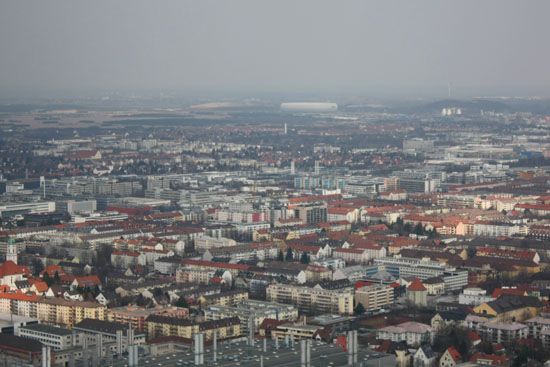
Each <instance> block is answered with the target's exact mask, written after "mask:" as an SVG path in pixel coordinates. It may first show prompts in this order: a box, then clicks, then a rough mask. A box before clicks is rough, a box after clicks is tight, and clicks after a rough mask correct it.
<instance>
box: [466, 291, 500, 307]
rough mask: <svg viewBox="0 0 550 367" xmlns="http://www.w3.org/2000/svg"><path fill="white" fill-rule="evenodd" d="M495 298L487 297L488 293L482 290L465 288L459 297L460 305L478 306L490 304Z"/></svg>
mask: <svg viewBox="0 0 550 367" xmlns="http://www.w3.org/2000/svg"><path fill="white" fill-rule="evenodd" d="M492 300H493V297H491V296H488V295H487V291H486V290H485V289H481V288H476V287H472V288H464V290H463V291H462V293H460V294H459V295H458V303H460V304H461V305H469V306H478V305H480V304H482V303H485V302H490V301H492Z"/></svg>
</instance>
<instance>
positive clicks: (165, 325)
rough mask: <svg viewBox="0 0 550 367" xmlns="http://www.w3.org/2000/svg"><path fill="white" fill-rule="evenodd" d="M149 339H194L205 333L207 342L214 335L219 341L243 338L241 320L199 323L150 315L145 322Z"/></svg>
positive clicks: (233, 318) (231, 318)
mask: <svg viewBox="0 0 550 367" xmlns="http://www.w3.org/2000/svg"><path fill="white" fill-rule="evenodd" d="M145 323H146V326H147V335H148V337H149V338H156V337H159V336H178V337H182V338H187V339H192V338H193V336H194V335H195V334H197V333H204V335H205V340H207V341H209V340H212V339H213V337H214V333H216V334H217V338H218V339H230V338H236V337H238V336H241V334H242V333H241V320H239V318H238V317H228V318H223V319H219V320H210V321H202V322H197V321H193V320H190V319H184V318H177V317H169V316H161V315H150V316H149V317H147V320H145Z"/></svg>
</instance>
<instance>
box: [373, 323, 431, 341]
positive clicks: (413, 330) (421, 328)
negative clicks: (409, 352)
mask: <svg viewBox="0 0 550 367" xmlns="http://www.w3.org/2000/svg"><path fill="white" fill-rule="evenodd" d="M376 338H377V339H381V340H391V341H394V342H400V341H405V342H407V344H408V345H411V346H419V345H420V344H422V343H431V342H432V339H433V332H432V328H431V327H430V326H429V325H426V324H421V323H419V322H414V321H408V322H404V323H402V324H399V325H394V326H386V327H384V328H382V329H379V330H378V331H377V333H376Z"/></svg>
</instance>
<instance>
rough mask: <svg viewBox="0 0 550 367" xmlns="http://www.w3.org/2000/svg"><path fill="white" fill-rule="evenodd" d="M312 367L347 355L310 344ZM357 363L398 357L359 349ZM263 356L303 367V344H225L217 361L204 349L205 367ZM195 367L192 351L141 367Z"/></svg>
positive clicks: (256, 362)
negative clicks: (276, 345)
mask: <svg viewBox="0 0 550 367" xmlns="http://www.w3.org/2000/svg"><path fill="white" fill-rule="evenodd" d="M311 342H312V344H311V365H312V366H326V367H340V366H342V367H343V366H347V361H348V355H347V353H346V352H344V351H343V349H342V348H341V347H340V346H336V345H334V344H326V343H323V342H318V341H315V340H312V341H311ZM358 353H359V354H358V358H357V361H358V363H361V362H362V363H363V366H365V367H367V366H369V367H370V366H373V367H394V366H395V364H396V361H395V356H393V355H389V354H384V353H378V352H375V351H372V350H368V349H366V348H362V347H360V348H359V352H358ZM261 356H263V364H264V367H300V357H301V356H300V343H294V346H288V347H287V346H285V344H284V343H283V342H280V343H279V349H276V348H275V343H274V341H272V340H268V341H267V351H266V352H264V351H263V340H256V342H255V345H254V346H248V345H246V343H245V342H232V343H231V342H225V343H223V344H219V345H218V358H217V361H216V362H214V360H213V351H212V347H211V346H208V348H206V346H205V355H204V365H203V366H220V367H233V366H241V367H258V366H260V358H261ZM127 364H128V359H127V357H126V358H124V359H122V360H120V361H117V362H116V363H114V365H113V366H115V367H122V366H126V365H127ZM159 365H161V366H167V367H175V366H178V367H179V366H194V365H195V364H194V355H193V350H192V349H189V350H188V351H186V352H182V353H170V354H165V355H160V356H155V357H152V356H146V357H143V356H140V358H139V366H146V367H149V366H159Z"/></svg>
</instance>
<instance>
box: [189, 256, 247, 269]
mask: <svg viewBox="0 0 550 367" xmlns="http://www.w3.org/2000/svg"><path fill="white" fill-rule="evenodd" d="M182 264H184V265H194V266H202V267H211V268H220V269H235V270H248V268H249V266H248V265H245V264H230V263H224V262H215V261H206V260H194V259H184V260H182Z"/></svg>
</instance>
